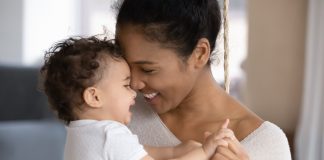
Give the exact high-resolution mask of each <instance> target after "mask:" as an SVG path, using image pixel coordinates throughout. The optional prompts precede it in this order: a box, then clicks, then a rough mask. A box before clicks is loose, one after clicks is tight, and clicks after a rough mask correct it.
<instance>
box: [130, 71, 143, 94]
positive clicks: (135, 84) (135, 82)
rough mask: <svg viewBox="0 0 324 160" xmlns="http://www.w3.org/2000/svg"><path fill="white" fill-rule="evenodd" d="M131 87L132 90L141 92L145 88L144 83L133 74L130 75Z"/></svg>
mask: <svg viewBox="0 0 324 160" xmlns="http://www.w3.org/2000/svg"><path fill="white" fill-rule="evenodd" d="M131 87H132V88H133V89H134V90H141V89H143V88H144V87H145V83H144V82H143V80H142V79H141V78H140V77H139V76H137V75H135V74H132V78H131Z"/></svg>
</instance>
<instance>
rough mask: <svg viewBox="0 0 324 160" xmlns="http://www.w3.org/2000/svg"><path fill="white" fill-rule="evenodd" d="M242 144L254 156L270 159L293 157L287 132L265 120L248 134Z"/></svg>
mask: <svg viewBox="0 0 324 160" xmlns="http://www.w3.org/2000/svg"><path fill="white" fill-rule="evenodd" d="M241 144H242V145H243V146H244V148H245V149H246V150H247V152H248V153H249V155H251V159H258V158H253V157H269V158H270V159H291V155H290V149H289V144H288V140H287V137H286V135H285V133H284V132H283V131H282V129H280V128H279V127H278V126H277V125H275V124H273V123H271V122H269V121H264V122H263V123H262V124H261V125H260V126H259V127H258V128H256V129H255V130H254V131H253V132H251V133H250V134H249V135H248V136H246V137H245V138H244V139H243V140H242V141H241Z"/></svg>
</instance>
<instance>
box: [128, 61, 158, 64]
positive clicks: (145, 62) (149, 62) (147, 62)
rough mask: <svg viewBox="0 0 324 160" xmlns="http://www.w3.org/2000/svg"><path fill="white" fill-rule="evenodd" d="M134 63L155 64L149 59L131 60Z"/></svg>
mask: <svg viewBox="0 0 324 160" xmlns="http://www.w3.org/2000/svg"><path fill="white" fill-rule="evenodd" d="M133 63H134V64H155V63H154V62H151V61H145V60H143V61H135V62H133Z"/></svg>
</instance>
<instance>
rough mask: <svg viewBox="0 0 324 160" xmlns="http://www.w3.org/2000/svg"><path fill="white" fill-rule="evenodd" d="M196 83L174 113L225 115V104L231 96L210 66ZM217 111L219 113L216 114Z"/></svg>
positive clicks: (181, 114) (185, 114) (193, 115)
mask: <svg viewBox="0 0 324 160" xmlns="http://www.w3.org/2000/svg"><path fill="white" fill-rule="evenodd" d="M198 77H199V78H198V79H197V81H196V84H195V86H194V88H193V89H192V91H191V92H190V93H189V94H188V96H187V97H186V98H185V99H184V100H183V101H182V103H181V104H180V105H179V106H178V107H177V108H176V109H174V110H173V111H171V112H173V113H174V114H177V116H180V117H182V118H185V117H188V118H189V117H197V115H208V114H210V113H213V117H220V118H222V117H224V116H225V115H223V116H222V114H223V113H224V109H226V107H225V106H228V103H229V101H230V100H229V97H228V96H226V93H225V92H224V90H223V89H222V88H221V87H219V85H218V84H217V82H216V81H215V80H214V78H213V76H212V73H211V70H210V68H205V69H204V70H203V71H202V72H201V74H200V75H199V76H198ZM215 113H217V114H219V115H215Z"/></svg>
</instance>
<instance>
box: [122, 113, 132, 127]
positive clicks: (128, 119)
mask: <svg viewBox="0 0 324 160" xmlns="http://www.w3.org/2000/svg"><path fill="white" fill-rule="evenodd" d="M131 117H132V113H131V112H129V116H128V117H126V118H125V120H124V122H123V124H125V125H128V124H129V123H130V121H131Z"/></svg>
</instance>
